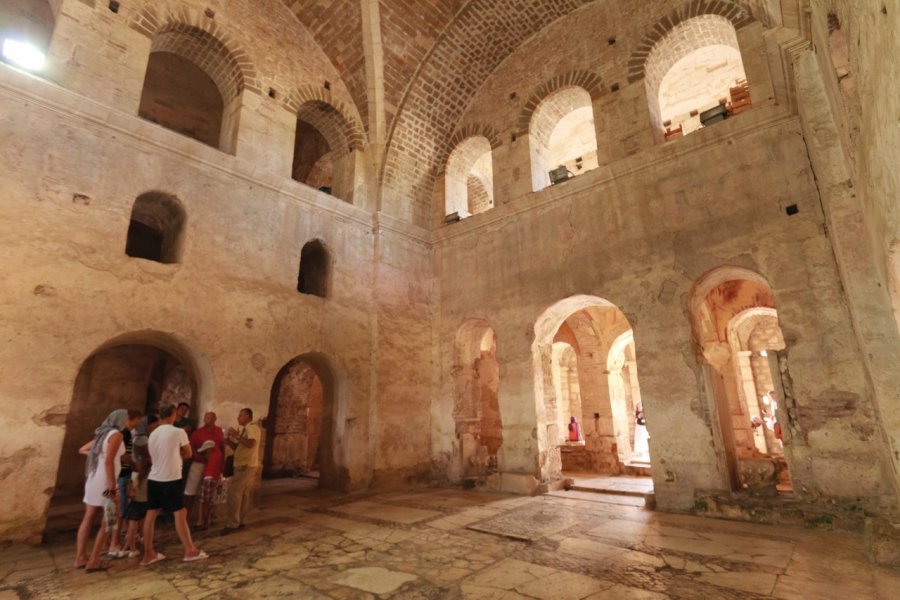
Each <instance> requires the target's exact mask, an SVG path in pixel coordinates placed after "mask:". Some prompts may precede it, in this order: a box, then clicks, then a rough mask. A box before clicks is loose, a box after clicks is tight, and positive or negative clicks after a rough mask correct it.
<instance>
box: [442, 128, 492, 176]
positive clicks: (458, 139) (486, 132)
mask: <svg viewBox="0 0 900 600" xmlns="http://www.w3.org/2000/svg"><path fill="white" fill-rule="evenodd" d="M473 137H483V138H485V139H486V140H487V141H488V143H489V144H490V145H491V150H496V149H497V148H499V147H500V145H501V144H502V140H501V139H500V135H499V134H498V133H497V131H496V130H494V128H493V127H491V126H490V125H485V124H484V123H469V124H468V125H464V126H463V127H460V128H459V129H457V130H456V132H455V133H454V134H453V135H452V136H450V138H449V139H448V140H447V143H446V144H444V147H443V149H442V150H441V154H440V155H439V162H438V169H439V171H438V174H440V173H443V172H444V170H445V169H446V168H447V161H448V160H449V159H450V155H451V154H452V153H453V150H455V149H456V147H457V146H459V145H460V144H461V143H463V142H464V141H466V140H467V139H469V138H473Z"/></svg>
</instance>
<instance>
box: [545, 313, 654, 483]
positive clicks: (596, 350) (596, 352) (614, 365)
mask: <svg viewBox="0 0 900 600" xmlns="http://www.w3.org/2000/svg"><path fill="white" fill-rule="evenodd" d="M535 334H536V336H535V342H534V344H533V346H532V349H533V356H534V368H535V386H536V387H535V395H536V397H537V400H538V406H537V414H538V432H539V434H543V435H544V436H545V437H544V439H543V440H541V442H542V443H543V444H545V445H544V446H543V448H544V452H543V453H542V454H545V455H546V456H547V457H548V458H547V461H546V463H545V464H543V465H542V469H543V471H542V477H544V478H547V479H550V480H552V479H555V478H558V477H561V476H562V474H563V472H564V471H566V472H577V473H580V474H584V473H594V474H599V475H621V474H628V475H640V476H646V475H648V474H649V468H650V447H649V433H647V434H646V437H644V438H640V437H639V438H638V439H636V436H639V435H640V433H639V432H640V429H639V427H638V424H637V412H638V410H637V409H638V408H642V406H641V403H642V399H641V396H640V386H639V383H638V376H637V362H636V354H635V349H634V335H633V330H632V328H631V324H630V323H629V322H628V319H627V317H625V315H624V313H622V311H621V310H620V309H619V308H618V307H616V306H615V305H613V304H612V303H610V302H609V301H607V300H604V299H602V298H598V297H595V296H573V297H571V298H567V299H566V300H563V301H561V302H559V303H557V304H555V305H554V306H552V307H551V308H549V309H547V311H546V312H545V313H544V315H542V316H541V318H540V319H538V321H537V323H536V324H535ZM573 359H574V360H573ZM572 417H575V420H576V422H577V424H578V429H580V434H581V435H580V438H581V439H577V438H578V437H579V436H578V435H577V434H573V431H575V429H574V427H573V426H570V423H572V421H571V419H572ZM642 421H643V417H642ZM640 426H641V427H643V426H645V421H644V422H642V423H641V425H640ZM644 444H645V445H644ZM636 445H639V446H640V449H641V450H642V451H641V452H640V453H638V452H636V450H635V448H636Z"/></svg>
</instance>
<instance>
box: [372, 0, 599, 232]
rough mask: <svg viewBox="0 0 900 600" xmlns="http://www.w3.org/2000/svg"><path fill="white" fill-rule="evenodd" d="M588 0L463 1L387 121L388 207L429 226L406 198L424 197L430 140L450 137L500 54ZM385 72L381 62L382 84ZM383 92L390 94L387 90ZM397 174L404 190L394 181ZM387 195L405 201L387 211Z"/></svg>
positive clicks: (423, 211)
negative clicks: (393, 116)
mask: <svg viewBox="0 0 900 600" xmlns="http://www.w3.org/2000/svg"><path fill="white" fill-rule="evenodd" d="M592 1H595V0H552V1H551V0H469V2H467V3H465V4H464V6H462V7H461V8H460V10H459V12H458V13H457V14H456V17H455V18H454V19H453V20H452V21H450V22H449V23H448V24H447V25H446V26H445V27H444V28H443V31H441V32H440V35H439V36H438V37H437V39H436V40H435V41H434V43H433V44H432V47H431V49H430V51H429V52H428V54H427V55H425V56H424V58H423V61H422V63H421V64H420V65H416V70H417V72H416V75H415V79H414V80H412V81H411V83H410V84H409V85H408V86H407V89H406V91H405V96H404V97H403V98H402V99H401V100H400V103H401V104H400V105H399V106H398V115H397V117H396V120H395V122H393V123H389V131H391V135H390V140H389V144H390V150H389V152H388V154H387V156H386V162H385V165H384V176H383V179H384V184H385V194H386V199H387V204H386V208H388V209H389V210H390V212H392V213H394V214H395V215H397V216H400V217H401V218H404V219H408V220H410V221H412V222H414V223H418V224H425V223H427V221H428V215H427V206H423V205H422V203H415V204H413V203H410V202H409V201H410V200H412V199H414V198H422V197H426V196H427V195H429V194H430V191H431V190H430V182H431V178H430V176H429V173H428V169H429V168H430V167H431V166H432V165H431V162H432V161H433V159H434V157H435V155H437V154H438V153H439V152H440V148H439V147H438V144H436V142H437V141H438V140H444V139H448V138H449V137H450V135H451V134H452V131H450V130H449V129H452V127H453V126H454V124H455V123H456V122H457V121H458V119H459V117H460V116H461V115H462V113H463V111H464V110H465V108H466V107H467V105H468V102H469V100H470V99H471V98H472V96H473V95H474V94H475V92H476V91H478V89H479V88H480V87H481V85H482V83H483V82H484V81H485V80H486V79H487V77H488V76H489V75H490V74H491V73H493V72H494V70H495V69H496V68H497V66H499V64H500V63H501V62H502V61H503V60H504V59H505V58H506V57H508V56H509V55H510V54H511V53H512V52H514V51H515V50H516V49H517V48H518V47H519V46H521V45H522V43H523V42H524V41H525V40H527V39H528V38H530V37H531V36H533V35H534V34H536V33H537V32H539V31H541V30H542V29H543V28H544V27H546V26H548V25H549V24H551V23H553V22H554V21H556V20H557V19H559V18H561V17H563V16H565V15H567V14H569V13H570V12H572V11H573V10H575V9H577V8H579V7H581V6H583V5H585V4H589V3H590V2H592ZM384 3H386V2H383V4H384ZM390 3H391V4H396V3H395V2H393V1H392V2H390ZM437 3H438V2H436V1H435V2H434V4H437ZM423 4H424V3H423ZM427 4H431V3H427ZM431 31H432V32H437V28H434V29H433V30H431ZM385 41H386V42H387V41H388V40H387V39H386V40H385ZM385 62H386V63H387V62H388V58H387V56H386V57H385ZM387 71H388V67H387V64H386V65H385V84H386V86H387V82H388V75H387ZM398 83H399V82H398ZM385 96H386V98H387V97H390V95H389V94H388V91H387V90H386V91H385ZM395 97H396V96H395ZM400 179H403V186H402V189H401V188H398V186H397V184H398V183H399V182H400ZM391 198H396V199H402V200H404V201H405V202H403V205H402V207H397V208H394V209H391V208H390V207H389V203H390V201H391Z"/></svg>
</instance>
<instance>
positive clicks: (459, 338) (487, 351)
mask: <svg viewBox="0 0 900 600" xmlns="http://www.w3.org/2000/svg"><path fill="white" fill-rule="evenodd" d="M454 363H455V364H454V367H453V373H454V380H455V381H454V386H455V400H454V406H453V420H454V423H455V426H456V438H457V441H458V448H459V459H460V465H459V470H460V474H461V476H462V477H463V478H465V479H476V480H479V479H484V478H485V477H487V476H489V475H491V474H492V473H496V472H497V467H498V459H497V454H498V452H499V450H500V447H501V446H502V445H503V430H502V429H503V428H502V423H501V420H500V403H499V399H498V391H499V384H500V365H499V363H498V362H497V336H496V334H495V333H494V330H493V329H492V328H491V326H490V325H489V324H488V323H487V321H483V320H481V319H471V320H469V321H466V322H465V323H463V325H462V326H461V327H460V328H459V330H458V331H457V334H456V348H455V359H454Z"/></svg>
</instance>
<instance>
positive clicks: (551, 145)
mask: <svg viewBox="0 0 900 600" xmlns="http://www.w3.org/2000/svg"><path fill="white" fill-rule="evenodd" d="M528 133H529V136H528V137H529V141H530V144H531V181H532V188H533V189H534V191H536V192H537V191H539V190H542V189H544V188H545V187H547V186H548V185H550V184H552V183H558V182H560V181H564V180H566V179H568V178H569V177H573V176H576V175H580V174H581V173H584V172H586V171H590V170H591V169H596V168H597V166H598V164H599V163H598V159H597V133H596V130H595V128H594V109H593V106H592V104H591V95H590V94H589V93H588V92H587V91H586V90H585V89H584V88H580V87H574V86H572V87H565V88H562V89H559V90H557V91H555V92H554V93H552V94H550V95H549V96H547V97H546V98H544V99H543V100H542V101H541V103H540V104H539V105H538V107H537V108H536V109H535V111H534V114H533V115H532V117H531V123H530V124H529V128H528ZM551 171H552V173H551Z"/></svg>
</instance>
